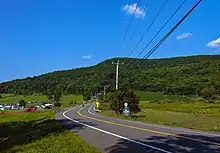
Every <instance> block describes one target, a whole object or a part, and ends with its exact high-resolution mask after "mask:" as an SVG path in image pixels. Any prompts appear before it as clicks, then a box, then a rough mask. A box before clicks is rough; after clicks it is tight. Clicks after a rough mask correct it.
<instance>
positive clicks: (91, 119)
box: [56, 105, 220, 153]
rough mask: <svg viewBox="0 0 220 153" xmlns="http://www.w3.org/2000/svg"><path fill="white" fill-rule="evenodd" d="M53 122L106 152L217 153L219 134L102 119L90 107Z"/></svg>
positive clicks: (219, 150)
mask: <svg viewBox="0 0 220 153" xmlns="http://www.w3.org/2000/svg"><path fill="white" fill-rule="evenodd" d="M56 119H57V120H60V122H61V124H63V126H65V127H66V128H68V129H70V130H71V131H72V132H74V133H77V134H78V135H80V136H81V137H82V138H84V139H85V140H86V141H87V142H88V143H89V144H91V145H93V146H94V147H96V148H99V149H100V150H101V151H102V152H106V153H135V152H136V153H145V152H146V153H149V152H164V153H170V152H175V153H176V152H190V153H193V152H195V153H208V152H210V153H220V133H207V132H201V131H193V130H188V129H182V128H173V127H168V126H160V125H154V124H145V123H141V122H134V121H125V120H121V119H117V118H113V117H106V116H102V115H100V114H96V113H95V112H94V110H93V105H86V106H85V107H81V106H78V107H73V108H71V109H68V110H64V111H63V112H59V113H57V114H56ZM73 143H74V142H73Z"/></svg>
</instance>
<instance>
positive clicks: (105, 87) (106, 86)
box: [104, 85, 109, 100]
mask: <svg viewBox="0 0 220 153" xmlns="http://www.w3.org/2000/svg"><path fill="white" fill-rule="evenodd" d="M108 87H109V85H105V86H104V100H105V93H106V89H107V88H108Z"/></svg>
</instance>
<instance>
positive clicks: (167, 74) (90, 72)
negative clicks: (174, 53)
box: [0, 55, 220, 95]
mask: <svg viewBox="0 0 220 153" xmlns="http://www.w3.org/2000/svg"><path fill="white" fill-rule="evenodd" d="M117 60H120V61H121V62H123V61H126V63H125V64H124V65H120V67H119V72H120V73H119V74H120V76H119V86H120V87H127V88H132V89H134V90H142V91H163V92H166V93H167V94H169V93H170V94H181V95H187V94H197V93H199V92H200V91H201V90H202V89H203V88H213V87H214V88H215V90H216V92H217V93H220V55H203V56H188V57H175V58H164V59H146V60H144V61H143V62H142V64H141V65H139V66H137V67H135V70H134V71H133V73H131V72H132V71H131V68H132V66H129V65H132V64H130V63H135V62H138V61H139V59H134V58H114V59H108V60H105V61H103V62H101V63H99V64H97V65H95V66H91V67H85V68H77V69H72V70H65V71H56V72H51V73H47V74H43V75H40V76H35V77H31V78H30V77H28V78H25V79H18V80H13V81H8V82H3V83H0V93H15V94H32V93H43V94H47V93H52V92H53V91H54V89H55V88H59V89H60V90H62V92H63V93H67V94H68V93H82V92H83V91H84V90H85V89H86V88H87V89H92V91H94V92H99V91H101V90H103V86H104V85H106V84H108V85H110V87H109V90H112V89H114V88H115V65H113V64H112V61H117Z"/></svg>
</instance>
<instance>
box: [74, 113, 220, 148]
mask: <svg viewBox="0 0 220 153" xmlns="http://www.w3.org/2000/svg"><path fill="white" fill-rule="evenodd" d="M80 111H81V110H78V112H77V113H78V115H80V116H82V117H85V118H88V119H91V120H95V121H99V122H103V123H109V124H113V125H117V126H121V127H126V128H131V129H136V130H140V131H146V132H151V133H156V134H160V135H166V136H173V137H176V138H181V139H186V140H192V141H197V142H203V143H209V144H212V145H217V146H220V143H216V142H211V141H207V140H202V139H196V138H190V137H185V136H181V135H177V134H172V133H166V132H160V131H156V130H150V129H146V128H140V127H135V126H130V125H124V124H120V123H115V122H111V121H107V120H102V119H98V118H93V117H90V116H86V115H83V114H81V113H80Z"/></svg>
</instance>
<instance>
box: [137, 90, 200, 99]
mask: <svg viewBox="0 0 220 153" xmlns="http://www.w3.org/2000/svg"><path fill="white" fill-rule="evenodd" d="M136 94H137V96H138V97H139V100H140V101H156V100H166V99H167V100H173V101H176V100H178V99H179V98H181V97H182V96H179V95H165V94H164V93H163V92H145V91H136ZM184 97H187V98H189V99H196V98H199V97H198V96H197V95H188V96H184Z"/></svg>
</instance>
